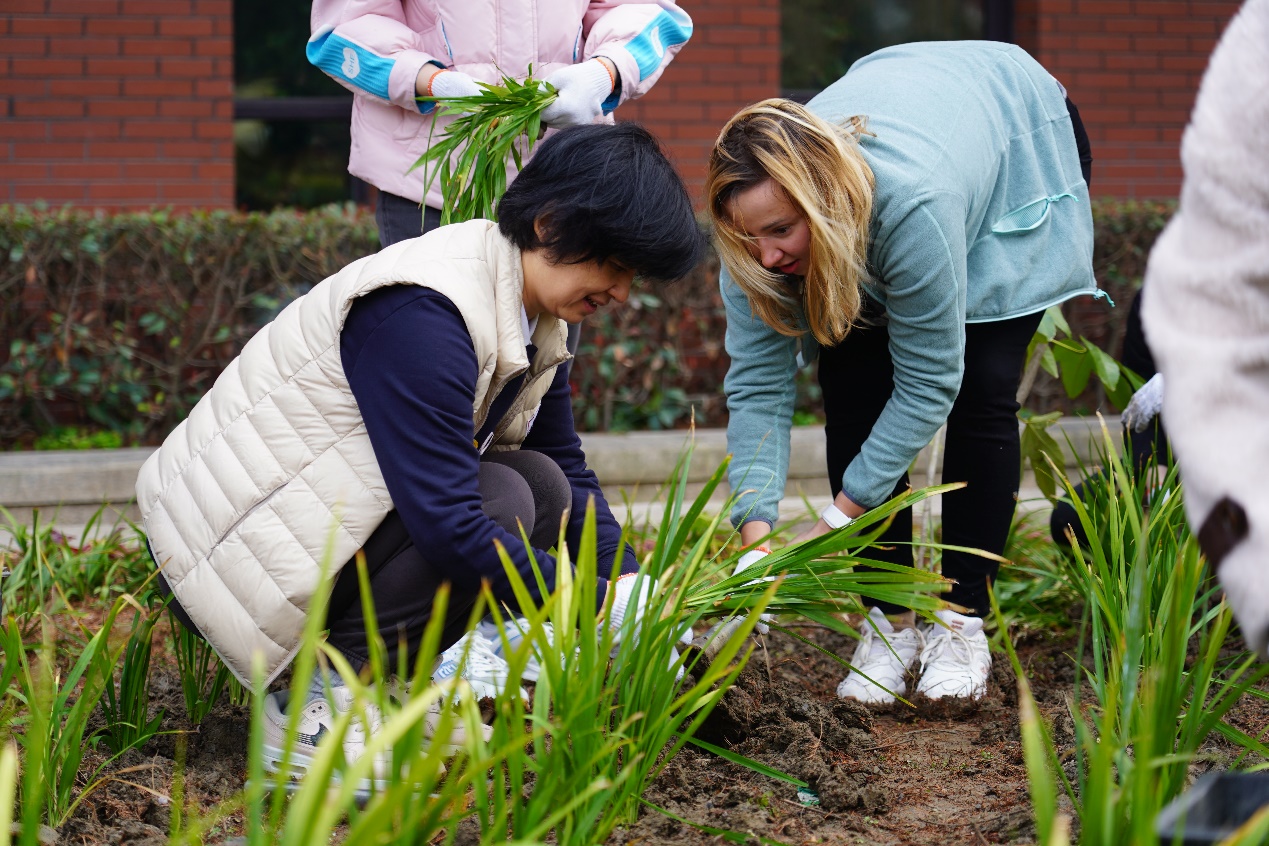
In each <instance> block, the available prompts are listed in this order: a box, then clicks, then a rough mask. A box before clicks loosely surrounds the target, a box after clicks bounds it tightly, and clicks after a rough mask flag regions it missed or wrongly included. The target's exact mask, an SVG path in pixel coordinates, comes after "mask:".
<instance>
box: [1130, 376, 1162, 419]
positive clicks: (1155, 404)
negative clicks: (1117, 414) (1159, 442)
mask: <svg viewBox="0 0 1269 846" xmlns="http://www.w3.org/2000/svg"><path fill="white" fill-rule="evenodd" d="M1162 410H1163V374H1162V373H1156V374H1154V375H1153V376H1151V377H1150V381H1149V382H1146V384H1144V385H1142V386H1141V387H1140V388H1138V389H1137V392H1136V393H1135V394H1133V395H1132V399H1131V400H1129V401H1128V406H1127V407H1126V408H1125V409H1124V414H1123V423H1124V425H1125V426H1127V427H1128V428H1129V429H1131V430H1132V431H1134V432H1141V431H1143V430H1145V428H1146V427H1147V426H1149V425H1150V421H1151V420H1153V419H1154V418H1155V415H1157V414H1158V413H1159V412H1160V411H1162Z"/></svg>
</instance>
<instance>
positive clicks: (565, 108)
mask: <svg viewBox="0 0 1269 846" xmlns="http://www.w3.org/2000/svg"><path fill="white" fill-rule="evenodd" d="M545 81H546V82H549V83H551V84H552V85H554V86H555V88H556V89H557V90H558V91H559V96H558V97H556V99H555V101H554V102H553V103H551V105H549V106H547V107H546V108H545V109H543V110H542V122H543V123H545V124H546V125H547V126H553V127H556V128H559V127H563V126H581V125H583V124H587V123H594V122H595V119H596V118H598V117H599V116H600V115H602V114H603V113H604V101H605V100H607V99H608V96H609V95H610V94H612V90H613V88H614V87H615V86H616V84H617V81H616V80H615V79H613V76H612V73H610V72H609V70H608V66H607V65H605V64H604V63H603V62H601V61H599V60H598V59H590V60H588V61H585V62H581V63H579V64H576V65H566V66H564V67H562V68H560V69H559V70H557V71H555V72H554V73H552V74H550V75H549V76H547V78H546V80H545Z"/></svg>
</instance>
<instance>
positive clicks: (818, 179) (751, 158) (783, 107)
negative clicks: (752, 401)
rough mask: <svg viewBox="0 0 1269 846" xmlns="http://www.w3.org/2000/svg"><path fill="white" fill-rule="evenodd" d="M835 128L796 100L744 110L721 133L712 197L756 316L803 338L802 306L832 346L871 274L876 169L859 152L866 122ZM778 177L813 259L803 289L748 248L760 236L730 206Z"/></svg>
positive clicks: (725, 254)
mask: <svg viewBox="0 0 1269 846" xmlns="http://www.w3.org/2000/svg"><path fill="white" fill-rule="evenodd" d="M848 123H849V125H845V126H836V125H834V124H832V123H830V122H828V121H826V120H824V119H823V118H821V117H818V116H816V115H814V114H812V113H811V112H810V111H808V110H807V109H806V108H805V107H804V106H801V105H799V104H798V103H795V102H793V101H792V100H782V99H772V100H763V101H762V102H761V103H755V104H754V105H752V106H749V107H748V108H746V109H743V110H742V111H740V112H739V113H738V114H737V115H736V116H735V117H733V118H732V119H731V120H730V121H728V122H727V125H726V126H724V127H723V131H722V132H721V133H719V136H718V141H717V142H716V143H715V144H714V152H713V153H712V154H711V156H710V161H709V176H708V178H707V180H706V183H705V196H706V197H707V202H708V205H709V212H710V216H711V217H712V218H713V220H714V229H715V232H716V233H717V236H718V251H719V255H720V257H721V258H722V261H723V263H724V264H725V265H726V266H727V270H728V271H729V272H730V273H731V275H732V278H733V279H735V280H736V283H737V284H738V285H740V288H741V290H743V291H744V292H745V294H746V296H748V297H749V303H750V305H751V307H752V308H753V310H754V313H755V314H757V315H758V317H759V318H760V319H761V320H762V321H763V322H764V323H766V324H767V325H768V326H770V327H771V328H772V329H775V330H776V331H777V332H779V333H781V334H783V335H799V334H801V332H802V331H804V330H803V329H801V328H800V327H799V326H798V320H797V317H798V312H799V306H801V309H800V310H801V311H802V313H803V314H805V316H806V321H807V326H808V328H809V329H810V331H811V334H812V335H814V336H815V339H816V340H817V341H819V342H820V343H821V344H824V345H826V346H831V345H834V344H836V343H838V342H839V341H841V340H842V338H844V337H846V333H847V332H849V331H850V329H851V327H852V326H853V325H854V324H855V321H856V319H857V318H858V316H859V310H860V304H861V296H862V295H861V289H860V285H861V283H862V282H863V281H864V280H865V279H866V278H867V261H868V230H869V223H870V221H871V218H872V196H873V185H874V180H873V173H872V168H870V167H869V166H868V163H867V162H866V161H864V157H863V154H862V153H861V152H860V150H859V136H860V135H861V134H863V133H866V132H867V129H866V128H865V125H864V121H863V119H862V118H858V117H853V118H850V120H849V122H848ZM767 179H772V180H774V181H775V183H776V184H777V185H779V186H780V188H781V189H782V190H783V191H784V193H785V196H787V197H788V199H789V201H790V202H791V203H792V204H793V205H794V207H796V208H797V210H798V212H799V213H800V214H801V215H802V217H803V218H804V219H805V220H806V223H807V226H808V227H809V229H810V232H811V252H810V260H809V262H808V264H807V268H806V277H805V282H804V283H803V284H802V285H801V290H800V291H799V290H798V289H797V288H796V287H793V286H791V285H789V282H788V280H787V278H786V277H784V276H782V275H780V274H778V273H774V272H772V271H770V270H767V269H766V268H765V267H763V266H762V265H761V264H760V263H759V262H758V260H757V259H755V258H754V257H753V256H752V255H751V254H750V252H749V247H750V245H751V244H752V243H753V241H754V239H753V238H752V237H750V236H749V235H748V234H746V232H745V226H744V221H742V220H738V219H737V218H736V216H735V214H734V213H733V210H732V209H730V208H729V205H730V204H731V201H732V199H733V198H735V196H736V195H737V194H738V193H740V192H742V191H745V190H746V189H748V188H752V187H754V186H755V185H759V184H761V183H762V182H764V181H766V180H767Z"/></svg>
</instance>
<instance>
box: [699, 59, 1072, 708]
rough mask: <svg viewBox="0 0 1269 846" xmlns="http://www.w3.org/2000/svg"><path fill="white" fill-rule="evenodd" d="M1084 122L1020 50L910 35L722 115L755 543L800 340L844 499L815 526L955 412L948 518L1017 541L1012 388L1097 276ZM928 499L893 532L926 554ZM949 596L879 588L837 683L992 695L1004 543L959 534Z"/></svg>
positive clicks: (734, 415)
mask: <svg viewBox="0 0 1269 846" xmlns="http://www.w3.org/2000/svg"><path fill="white" fill-rule="evenodd" d="M1091 161H1092V160H1091V156H1090V155H1089V154H1088V147H1087V135H1086V134H1085V133H1084V131H1083V127H1082V125H1081V124H1080V121H1079V117H1078V113H1077V112H1076V111H1075V109H1074V107H1073V106H1072V105H1071V103H1070V101H1069V99H1067V98H1066V96H1065V91H1064V90H1063V89H1062V88H1061V86H1060V85H1059V84H1058V82H1057V80H1055V79H1054V78H1053V77H1052V76H1051V75H1050V74H1049V73H1048V72H1047V71H1045V70H1044V68H1042V67H1041V66H1040V65H1039V64H1037V63H1036V61H1035V60H1034V59H1032V58H1031V57H1030V56H1028V55H1027V54H1026V53H1025V52H1024V51H1023V50H1021V49H1019V48H1017V47H1014V46H1011V45H1005V44H998V43H993V42H943V43H928V44H907V45H901V46H898V47H892V48H888V49H885V50H881V51H879V52H877V53H874V54H872V55H870V56H867V57H865V58H864V59H861V60H860V61H858V62H856V63H855V65H854V66H853V67H852V68H851V69H850V71H849V73H847V74H846V76H845V77H843V78H842V79H841V80H839V81H838V82H836V83H834V84H833V85H832V86H830V87H829V88H827V89H826V90H825V91H824V92H822V93H821V94H820V95H819V96H817V97H816V98H815V99H813V100H811V102H810V103H809V104H807V105H806V106H805V107H803V106H800V105H798V104H796V103H794V102H791V101H788V100H766V101H764V102H761V103H758V104H756V105H753V106H751V107H749V108H746V109H744V110H743V111H741V112H740V113H739V114H737V115H736V116H735V117H733V118H732V119H731V121H730V122H729V123H728V124H727V125H726V126H725V127H724V128H723V130H722V133H721V134H720V135H719V139H718V143H717V145H716V146H715V148H714V151H713V155H712V158H711V161H710V171H709V178H708V183H707V197H708V205H709V210H710V213H711V215H712V217H713V219H714V223H715V226H716V230H717V238H718V247H719V251H720V253H721V255H722V258H723V265H724V272H723V274H722V280H721V285H722V293H723V299H724V301H725V303H726V308H727V352H728V353H729V354H730V355H731V369H730V370H729V371H728V374H727V379H726V382H725V390H726V394H727V402H728V408H729V410H730V412H731V418H730V423H729V425H728V446H729V449H730V450H731V452H732V453H733V454H734V455H735V459H734V460H733V462H732V479H731V482H732V488H733V490H738V491H744V493H743V494H742V495H741V497H740V499H739V501H738V502H737V505H736V508H735V511H734V512H733V514H732V520H733V522H734V523H735V524H736V526H737V527H738V528H739V529H740V534H741V540H742V543H743V544H744V545H745V546H752V547H754V548H753V549H751V550H750V551H749V552H748V553H746V555H745V556H744V558H743V559H742V564H741V566H742V567H748V566H753V565H755V564H756V562H757V561H758V560H759V559H760V558H761V557H762V556H763V555H764V554H766V552H767V551H768V550H766V549H765V548H764V547H759V546H756V544H758V543H759V542H760V541H761V540H762V539H763V538H764V537H765V536H766V535H768V534H769V532H770V531H771V527H772V525H773V524H774V523H775V521H776V517H777V509H778V504H779V501H780V498H781V496H782V495H783V491H784V483H785V475H786V470H787V466H788V456H789V428H790V425H791V420H792V414H793V400H794V376H795V372H796V370H797V368H798V366H799V363H808V362H810V361H812V360H814V359H815V358H816V357H817V355H818V359H819V383H820V386H821V387H822V389H823V396H824V406H825V414H826V418H827V420H826V424H825V434H826V437H827V442H828V472H829V480H830V482H831V485H832V492H833V494H834V497H835V499H834V501H833V502H832V503H831V504H830V505H829V506H828V507H827V508H825V509H824V511H823V512H822V514H821V518H820V520H819V522H818V523H816V525H815V526H814V527H813V528H811V529H809V530H808V531H807V533H806V534H805V535H804V536H803V538H805V537H811V536H814V535H818V534H822V533H824V532H827V531H829V530H830V529H832V528H836V527H839V526H843V525H846V524H847V523H849V522H850V521H851V520H852V519H854V518H856V517H858V516H859V515H861V514H863V513H864V512H865V511H866V510H867V509H869V508H872V507H875V506H877V505H880V504H881V503H882V502H884V501H886V500H887V499H889V498H890V497H891V496H892V495H894V494H896V493H899V492H901V491H902V490H904V489H906V488H907V487H908V475H907V470H908V467H909V465H910V464H911V463H912V460H913V459H914V458H915V457H916V455H917V453H918V452H919V451H920V449H921V448H922V447H923V446H924V445H925V444H926V443H928V442H929V441H930V439H931V438H932V437H933V436H934V435H935V433H936V432H937V431H938V430H939V428H940V427H941V426H943V424H945V423H946V424H947V441H946V448H945V460H944V465H943V480H944V481H945V482H953V481H959V482H966V483H967V487H966V488H965V489H963V490H961V491H957V492H955V493H952V494H949V495H947V496H945V497H944V499H943V503H942V508H943V541H944V542H946V543H948V544H955V545H961V546H966V547H974V548H978V549H985V550H988V551H991V552H995V553H1000V552H1001V551H1002V550H1003V548H1004V544H1005V540H1006V536H1007V534H1008V531H1009V524H1010V520H1011V518H1012V515H1013V511H1014V505H1015V502H1016V499H1017V492H1018V481H1019V443H1018V425H1017V420H1016V416H1015V415H1016V413H1017V411H1018V404H1017V402H1016V400H1015V394H1016V392H1017V388H1018V383H1019V380H1020V376H1021V372H1022V367H1023V359H1024V357H1025V353H1026V348H1027V344H1028V342H1029V341H1030V339H1031V337H1032V334H1033V333H1034V331H1035V329H1036V327H1037V325H1038V324H1039V321H1040V317H1041V315H1042V313H1043V311H1044V310H1045V309H1046V308H1048V307H1049V306H1051V305H1053V304H1055V303H1060V302H1062V301H1064V300H1066V299H1069V298H1071V297H1074V296H1077V295H1080V294H1096V293H1097V289H1096V285H1095V283H1094V280H1093V271H1092V249H1093V224H1092V217H1091V214H1090V212H1089V203H1088V186H1087V175H1088V174H1087V170H1088V168H1089V166H1090V165H1091ZM911 539H912V516H911V512H905V513H904V514H902V515H900V517H899V519H897V520H895V522H894V524H893V525H892V526H891V528H890V530H889V531H888V533H887V534H886V535H885V537H884V539H883V542H893V543H887V544H886V547H887V548H883V549H879V550H877V551H876V557H877V558H879V559H883V560H890V561H895V562H898V563H904V564H910V563H911V562H912V549H911V547H910V546H909V545H906V544H907V543H908V542H910V541H911ZM943 573H944V575H946V576H949V577H951V578H952V579H955V581H956V584H955V587H954V589H953V591H952V592H951V594H950V595H949V596H948V599H950V600H951V601H952V602H953V603H955V604H956V605H959V606H961V607H962V608H963V609H964V611H965V613H956V612H954V611H950V610H949V611H942V612H939V615H938V616H939V625H937V626H929V627H922V628H918V627H917V625H916V621H915V617H914V614H913V612H912V611H910V610H908V609H904V608H901V607H890V606H884V605H883V606H879V607H876V608H872V609H870V611H869V615H868V618H867V620H866V622H867V623H868V625H864V626H863V627H862V632H861V634H862V639H861V641H860V643H859V645H858V646H857V647H856V651H855V654H854V656H853V658H852V664H853V666H855V667H856V668H858V670H859V672H851V673H850V674H849V675H848V676H847V677H846V678H845V680H844V681H843V682H842V683H841V684H840V685H839V686H838V689H837V692H838V695H840V696H842V697H844V698H853V699H858V700H862V701H865V702H874V703H885V702H891V701H893V698H894V697H893V694H895V693H898V694H904V693H906V692H907V688H906V683H905V676H906V675H907V674H908V673H909V671H912V670H914V669H917V668H918V665H919V672H920V681H919V684H918V686H917V693H921V694H924V695H926V696H928V697H930V698H940V697H970V698H978V697H981V696H982V695H983V692H984V691H985V689H986V684H987V678H988V676H989V674H990V669H991V656H990V653H989V651H988V647H987V640H986V637H985V635H984V634H983V631H982V627H983V621H982V616H981V615H982V614H983V613H984V612H985V611H986V610H987V608H988V600H987V589H988V585H989V584H990V583H991V581H992V579H993V578H994V577H995V574H996V565H995V564H994V563H992V562H991V561H989V560H987V559H984V558H981V557H976V556H972V555H965V554H960V553H956V552H951V551H947V552H945V553H944V554H943Z"/></svg>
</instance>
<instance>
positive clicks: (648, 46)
mask: <svg viewBox="0 0 1269 846" xmlns="http://www.w3.org/2000/svg"><path fill="white" fill-rule="evenodd" d="M582 29H583V32H584V34H585V38H586V44H585V49H584V51H583V54H582V55H581V56H579V57H578V58H579V59H594V58H596V57H598V56H603V57H604V58H606V59H611V60H612V62H613V64H615V65H616V66H617V71H618V72H619V73H620V74H621V90H620V92H614V94H613V97H611V98H610V99H609V100H608V101H607V102H605V103H604V111H605V112H610V111H612V109H613V108H615V107H616V105H617V104H618V103H619V102H624V101H625V100H630V99H633V98H635V97H639V96H642V95H643V94H646V93H647V92H648V90H649V89H650V88H652V86H653V85H654V84H655V83H656V81H657V80H658V79H659V78H660V77H661V74H662V72H664V71H665V68H666V66H667V65H669V64H670V60H671V59H673V58H674V56H675V54H676V53H678V52H679V50H681V49H682V48H683V45H684V44H686V43H687V40H688V39H689V38H691V37H692V19H691V18H690V17H688V15H687V13H686V12H684V11H683V10H682V9H680V8H679V7H678V6H677V5H675V3H674V0H658V2H655V3H649V2H623V0H593V2H591V4H590V7H589V8H588V9H587V11H586V16H585V18H584V20H583V24H582Z"/></svg>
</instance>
